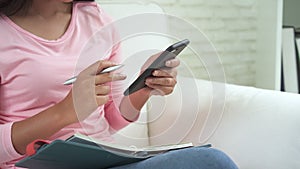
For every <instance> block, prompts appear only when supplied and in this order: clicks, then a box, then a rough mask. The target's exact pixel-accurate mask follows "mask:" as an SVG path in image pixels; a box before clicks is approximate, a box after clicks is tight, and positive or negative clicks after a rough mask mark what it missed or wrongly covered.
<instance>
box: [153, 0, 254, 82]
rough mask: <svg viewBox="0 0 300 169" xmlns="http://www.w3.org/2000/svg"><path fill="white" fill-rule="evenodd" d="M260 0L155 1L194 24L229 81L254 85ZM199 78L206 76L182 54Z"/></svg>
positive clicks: (195, 62) (198, 65)
mask: <svg viewBox="0 0 300 169" xmlns="http://www.w3.org/2000/svg"><path fill="white" fill-rule="evenodd" d="M257 1H259V0H155V2H157V3H158V4H159V5H160V6H161V7H162V8H164V9H165V11H166V13H169V14H171V15H175V16H178V17H181V18H184V19H186V20H187V21H189V22H191V23H192V24H194V25H195V26H197V27H198V28H199V29H200V30H201V31H203V33H204V34H206V35H207V36H208V38H209V39H210V40H211V41H212V43H213V45H214V46H215V47H216V49H217V51H218V53H219V55H220V58H221V61H222V65H223V67H224V70H225V76H226V81H227V82H228V83H234V84H240V85H250V86H254V85H255V83H256V81H255V74H256V72H255V56H256V55H257V38H258V24H257V22H258V9H257V5H256V4H257ZM181 58H182V59H183V60H186V62H187V63H189V64H190V67H192V69H193V70H194V74H195V75H196V77H198V78H204V79H209V77H208V74H207V73H206V71H205V67H204V66H203V65H200V64H199V61H198V60H197V58H195V57H191V56H181Z"/></svg>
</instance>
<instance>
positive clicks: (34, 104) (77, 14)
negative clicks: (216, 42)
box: [0, 0, 236, 169]
mask: <svg viewBox="0 0 300 169" xmlns="http://www.w3.org/2000/svg"><path fill="white" fill-rule="evenodd" d="M0 12H1V19H0V27H1V32H0V35H1V38H0V39H1V41H2V42H1V43H0V44H1V45H0V51H1V54H0V80H1V81H0V82H1V83H0V99H1V103H0V134H1V136H0V140H1V142H0V143H1V145H0V146H1V147H0V168H2V169H8V168H14V167H15V166H14V164H15V162H17V161H18V160H20V159H22V158H23V157H24V153H25V149H26V145H27V144H29V143H30V142H32V141H33V140H35V139H49V140H54V139H57V138H67V137H68V136H70V135H72V134H74V133H75V132H81V133H84V134H87V135H89V136H93V137H96V138H99V139H108V140H109V139H110V135H111V132H112V129H113V130H119V129H121V128H123V127H124V126H126V125H127V124H129V123H130V122H132V121H134V120H136V119H137V118H138V116H139V110H140V109H141V107H142V106H143V105H144V103H145V102H146V101H147V100H148V99H149V97H151V95H152V94H154V93H159V94H160V95H167V94H170V93H171V92H172V91H173V88H174V86H175V84H176V67H177V66H178V65H179V60H177V59H173V60H170V61H167V62H166V66H167V67H169V68H170V69H169V70H168V71H164V70H156V71H154V72H153V77H151V78H148V79H147V80H146V85H147V87H145V88H143V89H142V90H139V91H138V92H136V93H134V94H131V95H129V96H128V97H123V95H121V94H118V93H117V91H114V89H118V87H114V88H112V84H118V83H117V81H122V80H124V79H125V78H126V76H125V75H123V74H121V73H104V74H97V72H100V71H101V70H103V69H105V68H107V67H111V66H114V65H116V64H118V63H120V60H121V58H120V53H119V45H118V43H116V44H114V43H111V44H113V45H112V46H113V47H112V48H111V50H110V51H109V52H108V55H107V56H97V57H99V58H97V59H98V61H97V62H95V63H93V64H91V66H88V67H87V68H85V69H84V68H83V67H81V68H80V73H79V74H78V78H77V80H76V82H75V83H74V85H73V86H64V85H62V82H63V81H64V80H66V79H68V78H69V77H71V76H72V75H74V71H76V70H75V69H77V67H76V65H77V59H78V58H79V57H81V56H79V55H80V53H81V51H82V49H83V47H84V45H83V44H85V43H87V42H88V40H89V39H90V38H91V37H92V36H93V35H94V34H95V33H96V32H98V31H99V29H100V28H102V27H104V26H105V25H107V24H109V23H110V22H111V21H110V19H109V17H108V16H106V14H105V13H103V11H102V10H101V9H100V8H99V6H98V5H97V4H96V3H95V2H72V0H23V1H20V0H0ZM111 37H117V36H116V35H115V33H114V32H111V34H109V35H106V36H104V37H103V40H104V42H107V41H109V39H111ZM112 39H113V38H112ZM107 43H108V42H107ZM153 91H159V92H153ZM113 95H114V97H115V95H118V98H120V99H113V97H112V96H113ZM116 100H118V101H116ZM96 124H97V125H96ZM187 156H189V158H186V157H187ZM176 158H181V160H176ZM201 159H202V160H201ZM165 160H170V161H171V162H173V164H174V166H177V167H179V168H186V167H193V168H194V167H195V166H199V167H204V168H209V167H210V168H213V167H219V168H220V167H221V168H226V167H228V168H236V166H235V165H234V164H233V163H232V161H231V160H230V159H229V158H228V157H227V156H226V155H224V154H223V153H221V152H219V151H217V150H214V149H205V150H204V149H203V150H202V149H196V148H193V149H186V150H182V151H174V152H171V153H167V154H164V155H162V156H157V157H154V158H151V159H149V160H145V161H143V162H140V163H135V164H131V165H129V166H121V168H122V167H124V168H126V167H130V168H145V167H149V168H150V167H151V168H153V167H158V168H166V166H169V164H167V165H166V164H165V163H163V162H164V161H165ZM177 164H178V165H177ZM187 164H190V165H191V166H188V165H187ZM174 166H173V167H172V166H171V167H172V168H174Z"/></svg>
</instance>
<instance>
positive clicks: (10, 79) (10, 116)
mask: <svg viewBox="0 0 300 169" xmlns="http://www.w3.org/2000/svg"><path fill="white" fill-rule="evenodd" d="M110 22H111V20H110V18H109V17H108V16H107V15H106V14H105V13H104V12H103V11H102V10H101V9H100V8H99V7H98V5H97V4H96V3H94V2H87V3H74V6H73V14H72V19H71V22H70V25H69V27H68V28H67V31H66V32H65V34H64V35H63V36H62V37H60V38H59V39H57V40H45V39H43V38H41V37H38V36H35V35H33V34H32V33H30V32H28V31H26V30H24V29H22V28H21V27H19V26H18V25H16V24H14V23H13V22H12V21H11V20H10V19H9V18H7V17H6V16H1V17H0V27H1V31H0V37H1V38H0V51H1V53H0V168H1V169H7V168H15V167H14V164H15V162H16V161H18V160H20V159H21V158H23V156H22V155H20V154H18V153H17V152H16V151H15V149H14V147H13V145H12V141H11V126H12V124H13V123H14V122H15V121H20V120H23V119H26V118H28V117H31V116H33V115H35V114H37V113H39V112H41V111H43V110H45V109H47V108H49V107H51V106H53V105H54V104H56V103H58V102H59V101H61V100H62V99H63V98H64V97H65V96H66V95H67V94H68V92H69V91H70V89H71V87H72V86H64V85H63V82H64V81H65V80H66V79H68V78H70V77H72V76H74V75H77V74H78V72H80V71H81V70H83V69H84V68H86V67H87V66H88V65H90V64H92V63H94V62H95V61H97V60H113V61H115V62H121V58H120V55H119V46H118V45H116V44H117V43H115V42H116V35H115V31H114V30H113V29H105V30H106V31H102V30H103V29H101V28H103V27H105V25H109V24H108V23H110ZM109 28H110V27H109ZM100 30H101V31H100ZM99 31H100V32H99ZM92 35H93V36H92ZM120 89H121V88H120V87H114V88H113V90H114V91H112V93H114V98H116V99H111V100H110V101H109V102H108V103H107V104H105V105H104V106H101V107H99V108H98V109H97V111H95V112H94V113H92V114H91V115H90V116H89V117H88V118H87V119H86V120H84V121H83V122H82V123H80V124H79V123H78V124H73V125H70V126H68V127H65V128H64V129H62V130H61V131H59V132H58V133H56V134H55V135H53V136H52V137H51V138H50V140H53V139H58V138H60V139H65V138H67V137H69V136H70V135H72V134H73V133H75V132H80V133H84V134H87V135H89V136H93V137H96V138H100V139H109V138H110V136H111V129H112V128H113V129H115V130H118V129H121V128H122V127H124V126H126V125H127V124H128V123H129V122H128V121H126V120H125V119H124V118H122V116H121V115H120V113H119V111H118V108H117V107H118V106H117V105H118V104H117V103H119V101H120V99H121V97H122V95H121V90H120ZM111 96H112V95H111ZM111 98H112V97H111ZM115 100H117V101H115Z"/></svg>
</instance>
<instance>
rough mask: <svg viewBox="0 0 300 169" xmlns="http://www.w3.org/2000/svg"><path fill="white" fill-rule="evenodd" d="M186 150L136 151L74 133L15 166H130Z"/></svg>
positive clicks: (156, 148)
mask: <svg viewBox="0 0 300 169" xmlns="http://www.w3.org/2000/svg"><path fill="white" fill-rule="evenodd" d="M205 146H210V145H205ZM188 147H193V144H192V143H186V144H178V145H166V146H153V147H151V146H150V147H144V148H136V147H132V146H130V147H128V146H121V145H117V144H113V143H108V142H103V141H99V140H93V139H91V138H89V137H87V136H84V135H81V134H75V135H73V136H72V137H70V138H68V139H67V140H55V141H53V142H51V143H49V144H44V145H42V146H40V147H39V148H38V149H36V151H35V153H34V154H33V155H31V156H28V157H26V158H25V159H23V160H21V161H19V162H18V163H16V166H18V167H25V168H30V169H40V168H43V169H48V168H49V169H50V168H51V169H53V168H55V169H68V168H76V169H81V168H97V169H100V168H108V167H114V166H120V165H125V164H130V163H134V162H138V161H141V160H144V159H147V158H151V157H153V156H155V155H158V154H161V153H165V152H167V151H171V150H175V149H182V148H188Z"/></svg>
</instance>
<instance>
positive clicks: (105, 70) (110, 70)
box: [64, 65, 124, 85]
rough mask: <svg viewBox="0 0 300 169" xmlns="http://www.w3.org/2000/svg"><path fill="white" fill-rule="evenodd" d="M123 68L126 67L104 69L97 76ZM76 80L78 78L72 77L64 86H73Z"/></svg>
mask: <svg viewBox="0 0 300 169" xmlns="http://www.w3.org/2000/svg"><path fill="white" fill-rule="evenodd" d="M123 66H124V65H116V66H111V67H108V68H105V69H103V70H102V71H101V72H100V73H97V75H98V74H102V73H109V72H112V71H115V70H118V69H120V68H121V67H123ZM76 79H77V76H75V77H72V78H70V79H68V80H66V81H65V82H64V85H70V84H73V83H74V82H75V81H76Z"/></svg>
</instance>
